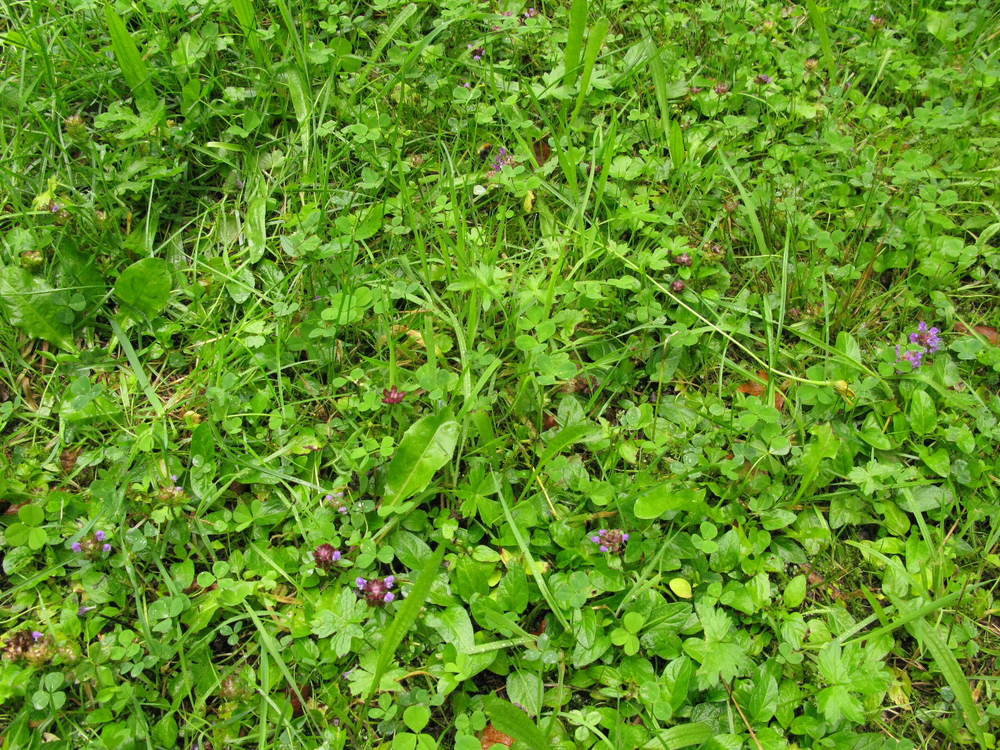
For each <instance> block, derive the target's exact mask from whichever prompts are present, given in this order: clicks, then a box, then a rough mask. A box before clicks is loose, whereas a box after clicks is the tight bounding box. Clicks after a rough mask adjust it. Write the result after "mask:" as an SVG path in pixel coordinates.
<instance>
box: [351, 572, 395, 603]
mask: <svg viewBox="0 0 1000 750" xmlns="http://www.w3.org/2000/svg"><path fill="white" fill-rule="evenodd" d="M354 585H355V586H357V587H358V594H359V595H360V596H363V597H364V598H365V600H366V601H367V602H368V603H369V604H371V605H372V606H373V607H380V606H382V605H383V604H388V603H389V602H391V601H393V600H394V599H395V598H396V595H395V594H394V593H392V591H391V589H392V587H393V586H395V585H396V577H395V576H386V577H385V578H372V579H371V580H368V579H367V578H360V577H359V578H356V579H354Z"/></svg>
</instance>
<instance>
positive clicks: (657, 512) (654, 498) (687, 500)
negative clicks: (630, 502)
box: [633, 485, 705, 520]
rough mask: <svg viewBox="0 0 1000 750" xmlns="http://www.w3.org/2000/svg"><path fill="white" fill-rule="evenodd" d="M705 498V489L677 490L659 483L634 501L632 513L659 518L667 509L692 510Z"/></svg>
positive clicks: (648, 518) (646, 517)
mask: <svg viewBox="0 0 1000 750" xmlns="http://www.w3.org/2000/svg"><path fill="white" fill-rule="evenodd" d="M704 499H705V490H696V489H682V490H677V489H674V488H672V487H670V486H668V485H661V486H659V487H654V488H653V489H651V490H647V491H646V492H645V493H643V494H642V495H640V496H639V499H638V500H636V501H635V509H634V511H633V512H634V513H635V515H636V517H637V518H641V519H643V520H650V519H653V518H659V517H660V516H662V515H663V514H664V513H667V512H669V511H679V510H694V509H695V508H696V507H697V506H698V505H700V504H701V503H702V501H703V500H704Z"/></svg>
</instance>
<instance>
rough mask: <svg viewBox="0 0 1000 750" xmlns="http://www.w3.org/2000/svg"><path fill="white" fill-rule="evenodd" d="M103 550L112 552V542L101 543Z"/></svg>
mask: <svg viewBox="0 0 1000 750" xmlns="http://www.w3.org/2000/svg"><path fill="white" fill-rule="evenodd" d="M101 551H102V552H110V551H111V545H110V544H104V545H101Z"/></svg>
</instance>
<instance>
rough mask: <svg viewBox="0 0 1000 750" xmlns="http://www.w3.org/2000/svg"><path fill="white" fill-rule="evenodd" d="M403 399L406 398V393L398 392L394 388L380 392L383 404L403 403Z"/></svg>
mask: <svg viewBox="0 0 1000 750" xmlns="http://www.w3.org/2000/svg"><path fill="white" fill-rule="evenodd" d="M404 398H406V393H405V392H404V391H401V390H399V389H398V388H397V387H396V386H392V387H391V388H386V389H385V390H383V391H382V403H383V404H399V403H402V402H403V399H404Z"/></svg>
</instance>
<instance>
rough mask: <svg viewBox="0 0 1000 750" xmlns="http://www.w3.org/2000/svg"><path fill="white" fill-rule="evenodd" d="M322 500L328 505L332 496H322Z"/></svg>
mask: <svg viewBox="0 0 1000 750" xmlns="http://www.w3.org/2000/svg"><path fill="white" fill-rule="evenodd" d="M323 500H324V501H326V502H328V503H329V502H332V501H333V495H332V494H327V495H324V496H323Z"/></svg>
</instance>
